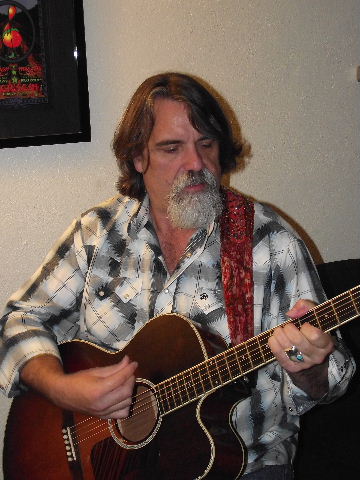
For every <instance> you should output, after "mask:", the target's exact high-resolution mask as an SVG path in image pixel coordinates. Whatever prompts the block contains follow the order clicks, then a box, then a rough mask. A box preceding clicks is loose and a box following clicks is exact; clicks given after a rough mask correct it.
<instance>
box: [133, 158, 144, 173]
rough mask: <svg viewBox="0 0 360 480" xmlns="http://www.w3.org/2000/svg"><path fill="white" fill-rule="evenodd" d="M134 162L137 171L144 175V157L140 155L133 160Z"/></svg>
mask: <svg viewBox="0 0 360 480" xmlns="http://www.w3.org/2000/svg"><path fill="white" fill-rule="evenodd" d="M133 162H134V167H135V170H136V171H137V172H139V173H144V166H143V156H142V155H138V156H137V157H135V158H134V159H133Z"/></svg>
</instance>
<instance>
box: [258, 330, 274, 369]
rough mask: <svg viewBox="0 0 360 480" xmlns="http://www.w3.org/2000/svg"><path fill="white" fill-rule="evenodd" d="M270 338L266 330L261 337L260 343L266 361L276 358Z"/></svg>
mask: <svg viewBox="0 0 360 480" xmlns="http://www.w3.org/2000/svg"><path fill="white" fill-rule="evenodd" d="M269 338H270V335H269V334H266V333H265V332H264V334H262V335H260V337H259V344H260V348H261V353H262V356H263V358H264V362H268V361H269V360H272V359H273V358H274V354H273V353H272V351H271V350H270V347H269V345H268V340H269Z"/></svg>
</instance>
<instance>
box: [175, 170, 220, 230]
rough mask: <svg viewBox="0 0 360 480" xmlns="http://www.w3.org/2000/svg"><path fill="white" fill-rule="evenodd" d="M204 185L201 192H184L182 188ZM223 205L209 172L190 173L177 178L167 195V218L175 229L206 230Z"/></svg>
mask: <svg viewBox="0 0 360 480" xmlns="http://www.w3.org/2000/svg"><path fill="white" fill-rule="evenodd" d="M200 182H201V183H206V185H207V186H206V189H205V190H203V191H201V192H194V193H190V192H185V191H184V188H185V187H187V186H191V185H196V184H198V183H200ZM222 208H223V204H222V201H221V196H220V192H219V187H218V185H217V182H216V179H215V177H214V175H213V174H212V173H211V172H209V170H201V171H199V172H193V171H190V172H188V173H186V174H184V175H182V176H181V177H179V178H177V179H176V181H175V182H174V184H173V185H172V187H171V191H170V193H169V204H168V209H167V213H168V217H169V219H170V221H171V223H172V224H173V226H174V227H176V228H182V229H193V228H195V229H199V228H207V227H208V225H210V223H211V222H212V221H214V220H215V219H216V218H217V217H218V216H219V215H220V213H221V211H222Z"/></svg>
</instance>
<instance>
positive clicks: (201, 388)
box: [191, 368, 206, 396]
mask: <svg viewBox="0 0 360 480" xmlns="http://www.w3.org/2000/svg"><path fill="white" fill-rule="evenodd" d="M196 375H197V377H198V380H196V379H195V380H193V385H194V389H195V393H196V396H197V395H201V394H203V393H205V392H206V388H205V385H204V382H203V379H202V376H201V375H200V371H199V368H193V369H191V376H192V378H193V379H194V377H195V378H196Z"/></svg>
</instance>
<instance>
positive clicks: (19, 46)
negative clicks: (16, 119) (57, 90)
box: [0, 0, 48, 106]
mask: <svg viewBox="0 0 360 480" xmlns="http://www.w3.org/2000/svg"><path fill="white" fill-rule="evenodd" d="M41 1H42V0H21V1H19V2H18V1H0V105H14V106H15V105H21V104H28V103H31V104H34V103H44V102H47V101H48V94H47V84H46V70H45V51H44V42H43V27H42V21H43V17H42V10H41Z"/></svg>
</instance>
